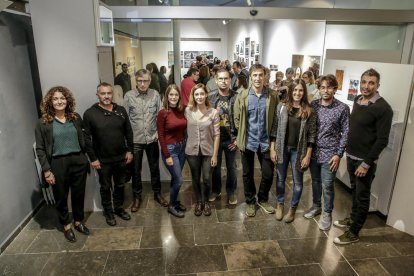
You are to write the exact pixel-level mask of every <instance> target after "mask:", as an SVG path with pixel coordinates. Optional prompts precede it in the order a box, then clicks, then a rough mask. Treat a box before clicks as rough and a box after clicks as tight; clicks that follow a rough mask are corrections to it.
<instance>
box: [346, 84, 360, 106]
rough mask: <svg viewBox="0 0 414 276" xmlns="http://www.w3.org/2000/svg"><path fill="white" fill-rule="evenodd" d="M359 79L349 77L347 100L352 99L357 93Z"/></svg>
mask: <svg viewBox="0 0 414 276" xmlns="http://www.w3.org/2000/svg"><path fill="white" fill-rule="evenodd" d="M358 86H359V80H357V79H350V80H349V88H348V101H353V100H354V99H355V97H356V96H357V95H358Z"/></svg>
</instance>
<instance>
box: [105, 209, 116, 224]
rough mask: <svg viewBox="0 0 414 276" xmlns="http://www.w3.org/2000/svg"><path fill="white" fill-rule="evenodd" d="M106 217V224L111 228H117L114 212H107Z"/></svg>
mask: <svg viewBox="0 0 414 276" xmlns="http://www.w3.org/2000/svg"><path fill="white" fill-rule="evenodd" d="M104 216H105V219H106V223H107V224H108V225H109V226H115V225H116V220H115V217H114V214H113V213H112V212H105V213H104Z"/></svg>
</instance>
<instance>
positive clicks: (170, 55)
mask: <svg viewBox="0 0 414 276" xmlns="http://www.w3.org/2000/svg"><path fill="white" fill-rule="evenodd" d="M183 58H184V52H183V51H181V55H180V60H181V67H182V61H183ZM172 65H174V51H168V68H170V67H171V66H172Z"/></svg>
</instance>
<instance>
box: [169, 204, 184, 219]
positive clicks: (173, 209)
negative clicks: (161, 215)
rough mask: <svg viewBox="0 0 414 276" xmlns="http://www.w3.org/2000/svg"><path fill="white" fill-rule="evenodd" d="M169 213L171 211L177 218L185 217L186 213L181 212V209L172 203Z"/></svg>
mask: <svg viewBox="0 0 414 276" xmlns="http://www.w3.org/2000/svg"><path fill="white" fill-rule="evenodd" d="M168 213H170V214H171V215H173V216H175V217H177V218H183V217H184V213H183V212H181V211H180V210H178V208H177V206H175V207H174V206H172V205H168Z"/></svg>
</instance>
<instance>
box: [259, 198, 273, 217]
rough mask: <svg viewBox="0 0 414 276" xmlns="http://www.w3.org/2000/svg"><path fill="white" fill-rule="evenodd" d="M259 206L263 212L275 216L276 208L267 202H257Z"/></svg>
mask: <svg viewBox="0 0 414 276" xmlns="http://www.w3.org/2000/svg"><path fill="white" fill-rule="evenodd" d="M257 205H259V206H260V208H262V209H263V211H265V212H266V213H268V214H274V213H275V208H274V207H273V206H272V205H271V204H270V203H269V202H267V201H263V202H257Z"/></svg>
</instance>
